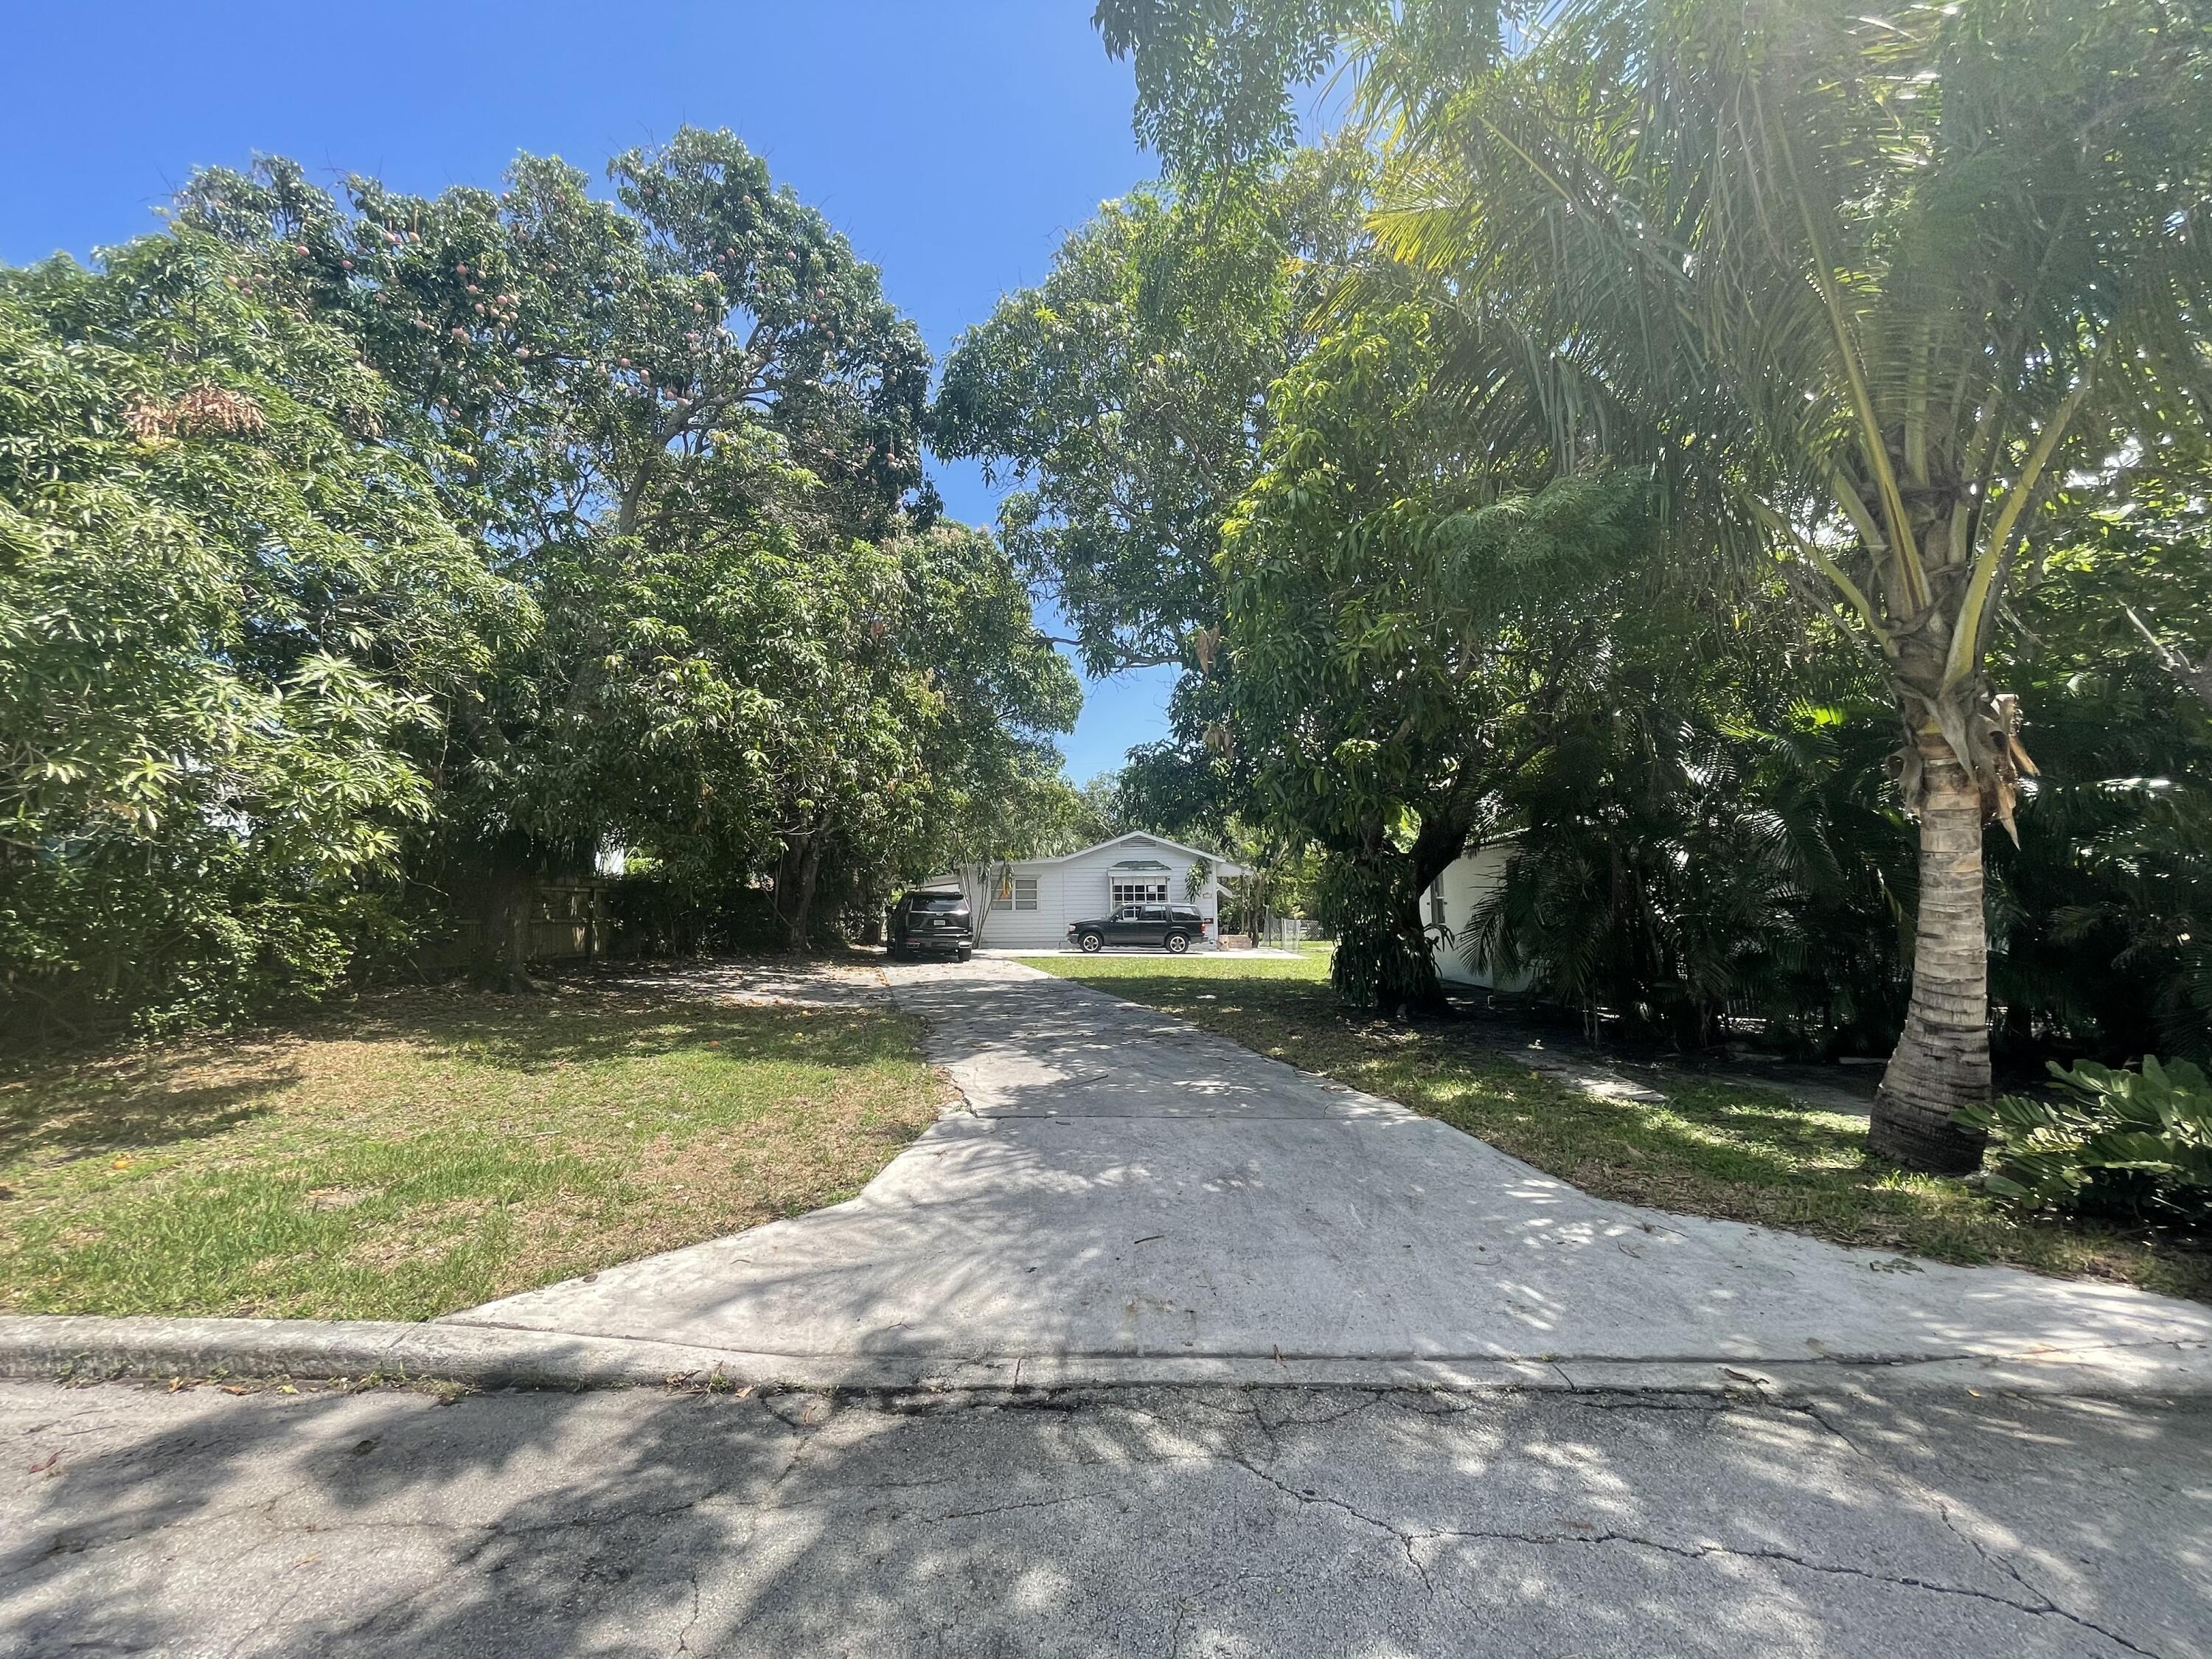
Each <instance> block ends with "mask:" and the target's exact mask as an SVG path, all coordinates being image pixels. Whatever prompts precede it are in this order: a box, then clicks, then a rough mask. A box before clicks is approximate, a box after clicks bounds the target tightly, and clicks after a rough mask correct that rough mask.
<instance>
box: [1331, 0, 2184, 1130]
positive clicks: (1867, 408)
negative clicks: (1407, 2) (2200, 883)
mask: <svg viewBox="0 0 2212 1659" xmlns="http://www.w3.org/2000/svg"><path fill="white" fill-rule="evenodd" d="M1860 9H1861V8H1859V7H1858V6H1857V4H1856V3H1855V0H1852V3H1845V0H1570V3H1568V4H1567V5H1566V6H1565V7H1564V8H1563V9H1559V10H1558V11H1556V12H1555V13H1553V15H1551V17H1550V20H1549V21H1548V22H1547V24H1546V25H1545V26H1544V27H1542V28H1541V30H1540V31H1539V32H1536V33H1533V34H1532V35H1530V36H1528V38H1527V39H1526V40H1524V41H1523V42H1522V46H1521V48H1520V49H1519V50H1518V51H1516V52H1510V53H1508V54H1504V55H1503V56H1501V57H1499V58H1497V59H1495V60H1494V61H1492V62H1490V63H1487V64H1474V63H1470V62H1469V61H1468V59H1467V58H1465V57H1462V58H1459V59H1458V60H1456V61H1453V60H1450V59H1448V58H1434V59H1431V60H1430V61H1429V62H1428V63H1427V64H1426V66H1425V78H1423V77H1422V76H1410V77H1409V76H1408V75H1407V72H1406V69H1405V61H1404V58H1405V54H1404V53H1402V52H1401V53H1400V54H1399V55H1398V58H1396V59H1395V68H1394V71H1393V74H1392V76H1391V77H1390V78H1389V83H1388V85H1387V86H1383V87H1381V88H1380V90H1379V91H1378V90H1377V89H1376V86H1375V85H1372V84H1371V85H1370V88H1369V93H1370V96H1369V103H1370V110H1371V111H1373V112H1375V113H1376V114H1378V115H1381V116H1383V117H1384V118H1386V123H1387V125H1385V128H1384V131H1386V132H1387V133H1388V135H1389V155H1390V161H1389V169H1388V173H1387V177H1386V180H1385V183H1384V185H1383V191H1382V197H1383V209H1382V211H1381V215H1380V218H1379V226H1380V228H1381V230H1382V233H1383V239H1384V244H1385V246H1387V247H1388V248H1389V251H1390V252H1392V253H1393V254H1395V256H1396V257H1397V258H1401V259H1402V260H1406V261H1409V262H1413V263H1415V264H1419V265H1421V266H1424V267H1425V268H1427V269H1429V270H1432V271H1435V272H1437V273H1439V274H1441V275H1443V276H1445V277H1447V278H1448V279H1449V281H1450V282H1451V283H1453V284H1454V286H1455V291H1456V292H1457V293H1458V294H1459V295H1461V296H1462V301H1463V318H1462V328H1461V335H1460V337H1459V338H1458V339H1457V340H1456V341H1455V343H1454V349H1455V354H1456V356H1455V364H1456V368H1455V374H1456V377H1457V380H1458V382H1459V384H1460V385H1461V386H1462V392H1463V397H1464V404H1465V408H1466V410H1467V412H1468V419H1469V420H1470V421H1472V422H1478V423H1487V424H1488V425H1489V426H1491V427H1492V428H1494V429H1495V430H1496V432H1497V435H1498V441H1499V442H1500V443H1517V442H1519V441H1522V439H1523V438H1524V437H1525V435H1526V428H1527V426H1528V422H1529V420H1530V418H1531V416H1530V412H1529V411H1530V410H1531V408H1532V407H1533V408H1534V410H1537V411H1538V416H1537V418H1540V419H1541V420H1543V421H1546V422H1549V424H1550V425H1551V426H1552V427H1553V441H1554V451H1555V453H1559V454H1560V455H1563V456H1566V457H1569V458H1572V457H1574V456H1577V455H1579V454H1583V453H1590V452H1592V451H1598V450H1601V451H1604V452H1606V453H1610V454H1611V455H1612V456H1613V457H1614V458H1615V459H1620V458H1624V457H1635V458H1637V459H1641V460H1643V461H1644V462H1646V463H1648V464H1649V465H1652V466H1653V467H1654V468H1655V469H1656V471H1657V472H1658V473H1659V475H1660V477H1662V479H1663V480H1664V481H1665V482H1666V483H1667V486H1668V489H1669V490H1670V491H1671V492H1672V495H1673V498H1674V501H1675V503H1676V508H1677V510H1676V512H1675V514H1674V522H1675V524H1676V525H1677V526H1680V531H1681V533H1682V534H1683V535H1685V536H1693V537H1694V538H1696V540H1697V542H1698V545H1699V549H1700V550H1702V551H1703V552H1704V553H1705V554H1707V555H1710V554H1711V550H1712V549H1713V548H1714V547H1715V546H1716V545H1718V546H1719V547H1720V548H1721V550H1722V551H1723V554H1724V555H1729V556H1734V557H1735V558H1737V559H1742V558H1746V557H1753V558H1778V559H1779V560H1780V561H1781V562H1782V564H1783V567H1784V570H1785V573H1786V574H1788V575H1789V576H1790V579H1791V580H1792V582H1793V585H1794V586H1796V587H1797V588H1798V589H1799V591H1800V592H1802V593H1804V594H1805V595H1806V596H1807V597H1808V599H1812V600H1813V601H1814V602H1815V603H1816V604H1818V605H1820V606H1821V607H1822V608H1823V609H1828V610H1832V611H1833V612H1834V613H1835V614H1836V616H1837V617H1838V621H1839V623H1840V625H1841V627H1842V628H1843V629H1844V631H1846V632H1849V633H1850V634H1852V635H1855V636H1856V637H1857V640H1858V641H1859V642H1860V643H1861V644H1862V645H1863V646H1864V647H1866V648H1867V649H1868V650H1869V652H1871V653H1873V654H1875V655H1876V656H1877V657H1878V658H1879V659H1880V663H1881V668H1882V670H1883V671H1884V673H1885V675H1886V678H1887V684H1888V686H1889V688H1890V690H1891V691H1892V692H1893V695H1894V696H1895V699H1896V702H1897V707H1898V710H1899V715H1900V717H1901V719H1902V722H1903V727H1904V738H1903V743H1902V746H1901V749H1900V751H1899V765H1898V770H1899V781H1900V784H1901V786H1902V788H1903V790H1904V793H1905V799H1906V801H1907V804H1908V805H1910V806H1911V807H1912V808H1913V810H1914V811H1915V812H1916V813H1917V817H1918V820H1919V836H1920V860H1921V880H1920V905H1919V915H1918V922H1917V944H1916V949H1915V953H1914V959H1913V985H1912V994H1911V1006H1910V1012H1909V1014H1908V1016H1907V1019H1906V1024H1905V1030H1904V1034H1903V1036H1902V1038H1901V1040H1900V1041H1899V1045H1898V1048H1897V1050H1896V1052H1895V1054H1894V1055H1893V1058H1892V1060H1890V1063H1889V1066H1888V1068H1887V1072H1886V1073H1885V1076H1884V1079H1883V1085H1882V1092H1881V1097H1880V1100H1879V1103H1878V1104H1877V1106H1876V1109H1875V1115H1874V1121H1873V1127H1872V1133H1871V1136H1870V1140H1871V1144H1872V1146H1874V1148H1875V1150H1876V1151H1877V1152H1881V1153H1883V1154H1885V1155H1887V1156H1889V1157H1892V1158H1896V1159H1897V1160H1899V1162H1902V1163H1905V1164H1912V1165H1916V1166H1918V1167H1922V1168H1929V1169H1938V1170H1967V1169H1971V1168H1972V1167H1973V1166H1974V1165H1975V1164H1978V1162H1979V1159H1980V1156H1981V1142H1980V1140H1979V1139H1978V1138H1977V1137H1975V1136H1973V1135H1971V1134H1969V1133H1966V1132H1965V1131H1963V1130H1961V1129H1959V1128H1957V1127H1954V1124H1953V1121H1952V1118H1953V1113H1954V1111H1955V1110H1956V1109H1959V1108H1960V1107H1961V1106H1965V1105H1967V1104H1969V1103H1974V1102H1978V1101H1980V1100H1983V1099H1984V1098H1986V1097H1987V1095H1988V1093H1989V1088H1990V1060H1989V1038H1988V958H1987V943H1986V933H1985V928H1984V915H1983V878H1982V836H1983V829H1984V823H1985V822H1986V821H1988V820H1989V819H1990V818H1992V817H1994V818H1996V820H1999V821H2001V822H2002V823H2005V825H2006V826H2007V827H2008V829H2009V828H2010V825H2011V819H2012V811H2013V804H2014V799H2015V788H2016V785H2017V783H2018V781H2019V777H2020V775H2021V773H2022V772H2026V771H2032V770H2033V767H2032V766H2031V764H2030V763H2029V760H2028V757H2027V753H2026V751H2025V750H2024V749H2023V748H2022V746H2021V741H2020V738H2019V736H2018V727H2019V720H2018V715H2017V713H2016V710H2015V704H2014V702H2013V701H2012V699H2010V698H2009V697H2008V696H2004V695H2003V694H2002V692H2001V691H2000V690H1998V689H1997V688H1996V687H1995V686H1993V685H1992V684H1990V682H1989V679H1988V678H1987V676H1986V675H1985V673H1984V654H1985V652H1986V650H1987V647H1988V644H1989V641H1990V637H1991V635H1992V633H1993V632H1994V631H1995V630H1996V629H1999V628H2000V627H2001V626H2002V625H2003V624H2004V619H2005V617H2006V614H2007V613H2006V610H2005V605H2004V596H2005V591H2006V585H2007V582H2008V579H2009V578H2010V577H2011V575H2012V574H2013V572H2014V570H2015V566H2016V564H2017V562H2019V561H2020V559H2021V556H2022V554H2023V551H2024V550H2025V548H2026V547H2027V545H2028V544H2030V541H2031V538H2033V534H2034V532H2035V530H2036V528H2037V526H2038V523H2039V517H2040V515H2041V513H2042V507H2043V504H2044V503H2045V502H2047V501H2048V499H2049V496H2050V494H2051V490H2052V489H2053V488H2054V487H2055V486H2057V484H2058V483H2060V482H2061V481H2063V478H2064V477H2065V476H2066V475H2067V474H2068V473H2069V471H2072V470H2073V469H2075V468H2076V467H2078V466H2081V465H2084V464H2095V463H2098V462H2100V461H2102V460H2103V459H2105V458H2106V457H2107V456H2108V455H2110V454H2111V453H2112V451H2113V450H2114V449H2115V448H2116V447H2121V446H2122V445H2124V443H2125V442H2126V441H2129V440H2132V441H2134V442H2136V443H2138V444H2143V445H2150V446H2155V445H2157V444H2159V443H2160V442H2161V441H2163V439H2164V438H2165V437H2166V435H2168V434H2171V433H2173V432H2175V431H2176V430H2180V429H2185V428H2188V427H2190V426H2191V424H2192V423H2198V424H2201V422H2202V421H2203V413H2202V411H2203V409H2204V408H2205V406H2206V405H2205V402H2204V400H2203V392H2204V388H2205V383H2206V381H2207V379H2208V364H2212V356H2208V351H2207V345H2206V331H2205V328H2204V321H2205V319H2206V317H2207V316H2208V314H2212V313H2208V310H2207V305H2208V299H2212V213H2209V212H2208V207H2209V206H2212V96H2208V94H2207V92H2206V88H2207V87H2208V86H2212V76H2208V71H2212V52H2208V50H2207V37H2206V33H2205V32H2204V30H2203V27H2202V26H2200V25H2198V24H2197V23H2196V22H2194V21H2191V18H2190V16H2189V15H2186V14H2185V12H2184V10H2183V9H2182V8H2181V7H2180V6H2179V5H2175V4H2172V3H2169V0H2110V3H2102V0H1956V3H1950V4H1945V5H1942V6H1914V7H1911V8H1909V9H1905V10H1903V11H1901V12H1898V13H1895V14H1893V15H1888V16H1885V17H1873V16H1863V15H1857V14H1858V11H1859V10H1860ZM1418 10H1419V8H1418V7H1408V8H1407V9H1406V11H1407V14H1408V15H1411V14H1412V13H1413V12H1417V11H1418ZM1388 57H1389V54H1388V53H1387V52H1385V53H1382V54H1378V61H1379V60H1380V59H1382V58H1388ZM1370 80H1371V81H1373V80H1376V77H1370ZM1408 88H1419V93H1418V95H1416V94H1413V93H1411V92H1409V91H1408ZM1532 393H1533V396H1532Z"/></svg>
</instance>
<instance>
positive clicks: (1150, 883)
mask: <svg viewBox="0 0 2212 1659" xmlns="http://www.w3.org/2000/svg"><path fill="white" fill-rule="evenodd" d="M1166 902H1168V884H1167V883H1166V881H1165V880H1164V879H1161V880H1153V879H1151V878H1126V879H1125V878H1122V877H1120V876H1116V877H1115V878H1114V908H1115V909H1117V910H1118V909H1120V908H1121V907H1122V906H1123V905H1125V904H1165V903H1166Z"/></svg>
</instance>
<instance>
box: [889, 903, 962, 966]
mask: <svg viewBox="0 0 2212 1659" xmlns="http://www.w3.org/2000/svg"><path fill="white" fill-rule="evenodd" d="M890 949H891V955H892V956H893V957H896V958H898V959H899V960H901V961H903V960H904V959H905V958H906V957H911V956H919V955H921V954H922V953H923V952H925V951H939V952H941V953H942V954H944V955H946V956H950V957H957V959H958V960H960V961H962V962H965V961H967V960H968V958H969V957H970V956H972V955H974V954H975V911H974V909H973V908H971V907H970V906H969V902H968V895H967V894H965V893H963V892H961V891H960V890H958V889H957V888H944V887H925V888H923V889H921V890H919V891H917V892H912V893H902V894H901V895H900V896H899V902H897V903H896V904H894V905H893V906H891V946H890Z"/></svg>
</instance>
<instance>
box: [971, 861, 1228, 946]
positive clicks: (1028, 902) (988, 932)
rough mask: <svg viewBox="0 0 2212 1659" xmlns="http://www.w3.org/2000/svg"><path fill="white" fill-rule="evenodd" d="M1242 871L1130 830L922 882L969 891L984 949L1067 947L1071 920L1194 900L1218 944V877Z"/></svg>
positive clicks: (1210, 938)
mask: <svg viewBox="0 0 2212 1659" xmlns="http://www.w3.org/2000/svg"><path fill="white" fill-rule="evenodd" d="M1193 872H1196V878H1195V880H1194V878H1193ZM1243 873H1244V867H1243V866H1242V865H1239V864H1231V862H1230V861H1229V860H1226V859H1225V858H1222V857H1220V856H1219V855H1218V854H1213V853H1208V852H1204V851H1201V850H1200V848H1195V847H1186V846H1184V845H1183V844H1182V842H1176V841H1170V840H1168V839H1167V838H1166V837H1165V836H1148V835H1144V834H1141V833H1133V834H1130V835H1127V836H1115V838H1114V839H1113V840H1111V841H1102V842H1099V843H1098V844H1097V846H1096V847H1086V848H1084V849H1083V850H1082V851H1081V852H1079V853H1070V854H1066V856H1064V857H1061V858H1056V859H1014V860H1005V861H1001V860H993V861H992V862H990V863H988V864H964V865H963V866H960V868H959V870H958V871H957V872H954V873H951V874H948V875H943V876H939V877H938V878H935V879H934V880H933V881H931V882H930V883H929V885H930V886H932V887H949V886H953V885H957V886H958V887H959V888H960V889H961V890H963V892H965V893H966V894H967V895H968V902H969V903H970V904H972V905H974V906H975V943H976V944H977V945H981V946H983V947H985V948H986V949H989V948H994V947H998V948H1018V947H1022V946H1036V945H1065V944H1066V943H1067V929H1068V926H1069V924H1070V923H1072V922H1078V921H1098V920H1100V919H1102V918H1103V917H1106V916H1109V915H1112V914H1113V913H1114V911H1115V908H1118V907H1119V906H1121V905H1124V904H1190V905H1195V906H1196V907H1197V908H1198V911H1199V914H1200V915H1203V916H1204V917H1205V918H1206V939H1207V941H1208V942H1209V943H1218V940H1219V939H1220V936H1221V922H1220V910H1221V882H1222V878H1224V877H1226V876H1241V875H1243Z"/></svg>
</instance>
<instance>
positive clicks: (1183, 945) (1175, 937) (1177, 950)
mask: <svg viewBox="0 0 2212 1659" xmlns="http://www.w3.org/2000/svg"><path fill="white" fill-rule="evenodd" d="M1189 949H1190V935H1189V934H1188V933H1170V934H1169V935H1168V954H1169V955H1170V956H1171V957H1179V956H1181V955H1182V953H1183V952H1184V951H1188V950H1189Z"/></svg>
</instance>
